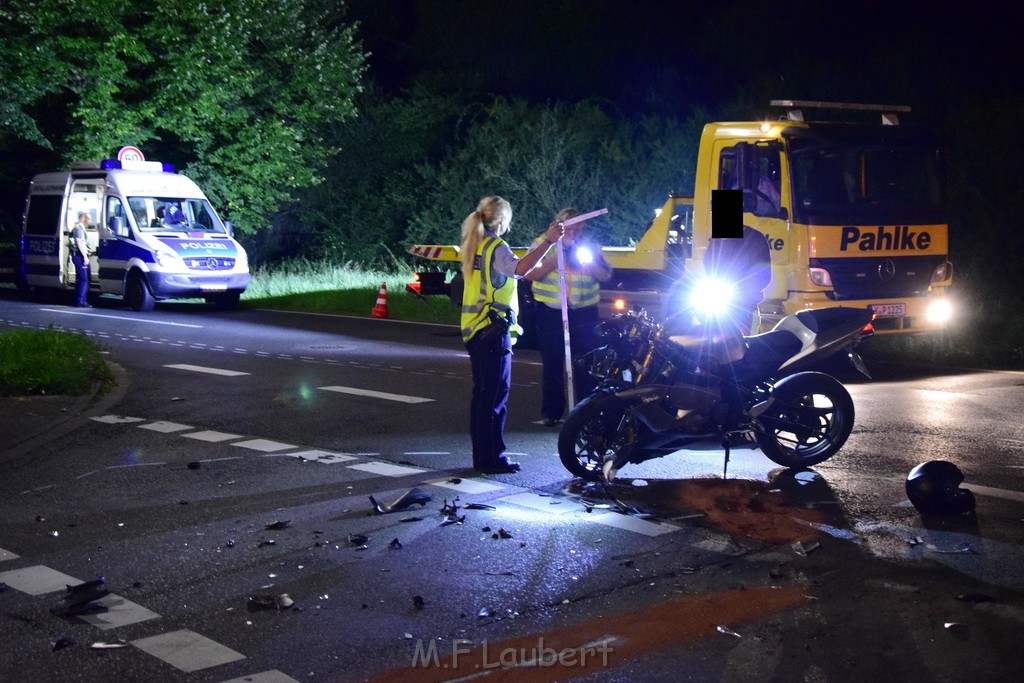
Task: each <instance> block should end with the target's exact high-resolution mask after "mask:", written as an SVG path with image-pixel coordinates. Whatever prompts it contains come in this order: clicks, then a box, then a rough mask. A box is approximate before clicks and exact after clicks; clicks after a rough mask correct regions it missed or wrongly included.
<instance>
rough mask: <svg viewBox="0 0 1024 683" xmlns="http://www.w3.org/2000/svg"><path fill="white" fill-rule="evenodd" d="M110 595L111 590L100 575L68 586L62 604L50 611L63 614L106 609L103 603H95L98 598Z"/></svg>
mask: <svg viewBox="0 0 1024 683" xmlns="http://www.w3.org/2000/svg"><path fill="white" fill-rule="evenodd" d="M108 595H110V591H109V590H107V587H106V584H105V583H104V581H103V577H102V576H100V577H98V578H95V579H93V580H92V581H86V582H84V583H80V584H78V585H75V586H68V587H67V592H66V593H65V594H64V597H63V599H62V600H61V604H59V605H57V606H55V607H54V608H52V609H51V610H50V611H51V612H52V613H54V614H59V615H63V616H73V615H76V614H85V613H86V612H90V611H97V610H100V611H105V610H106V608H105V607H103V606H102V605H96V604H95V603H96V601H97V600H100V599H102V598H104V597H106V596H108Z"/></svg>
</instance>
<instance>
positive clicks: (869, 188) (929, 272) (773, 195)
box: [408, 100, 953, 334]
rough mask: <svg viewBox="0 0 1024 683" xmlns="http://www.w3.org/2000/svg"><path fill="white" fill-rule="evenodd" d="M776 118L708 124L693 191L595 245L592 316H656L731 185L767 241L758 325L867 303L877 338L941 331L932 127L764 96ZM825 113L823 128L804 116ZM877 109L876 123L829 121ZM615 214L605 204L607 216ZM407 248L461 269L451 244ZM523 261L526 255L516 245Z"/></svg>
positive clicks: (942, 269) (434, 290)
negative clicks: (598, 300)
mask: <svg viewBox="0 0 1024 683" xmlns="http://www.w3.org/2000/svg"><path fill="white" fill-rule="evenodd" d="M771 104H772V106H773V107H780V108H782V109H784V110H785V113H784V114H783V115H782V116H781V117H780V118H779V119H778V120H775V121H748V122H719V123H709V124H707V125H706V126H705V127H704V130H703V133H702V135H701V141H700V148H699V150H698V155H697V169H696V181H695V185H694V192H693V196H692V197H691V196H682V195H679V194H671V195H670V196H669V197H668V199H667V201H666V202H665V204H664V205H663V206H662V207H661V209H660V210H658V211H656V215H655V217H654V219H653V220H652V221H651V223H650V225H648V227H647V229H646V232H645V233H644V234H643V236H642V237H641V238H640V240H639V241H638V242H637V243H636V245H635V246H629V247H604V250H603V252H604V257H605V259H607V261H608V262H609V263H610V264H611V265H612V266H613V267H614V268H615V275H614V276H613V277H612V279H611V280H609V281H608V282H606V283H604V284H603V285H602V309H603V313H604V314H605V315H607V314H609V313H612V312H614V311H621V310H626V309H629V308H634V307H643V308H645V309H647V310H648V311H651V312H654V313H655V314H659V313H661V312H662V311H663V310H664V297H665V295H666V293H667V292H668V291H669V288H670V286H671V285H672V283H674V282H676V281H677V280H678V279H679V278H680V277H682V276H683V274H684V273H692V272H695V271H697V272H699V269H700V263H701V262H702V259H703V256H704V252H705V251H706V249H707V245H708V240H709V239H710V237H711V196H712V195H711V193H712V191H713V190H740V191H742V194H743V223H744V224H745V225H749V226H750V227H752V228H754V229H755V230H757V231H758V232H760V233H761V234H763V235H765V239H766V240H767V241H768V246H769V248H770V251H771V255H772V279H771V283H770V284H769V285H768V288H767V289H765V290H764V302H763V303H762V304H761V306H760V313H761V329H762V330H767V329H771V327H772V326H774V324H775V323H776V322H778V321H779V320H780V319H781V318H782V317H783V316H785V315H788V314H792V313H795V312H797V311H800V310H803V309H816V308H826V307H830V306H850V307H855V308H861V307H867V306H870V307H871V308H872V309H873V310H874V312H875V314H876V318H875V321H874V329H875V332H876V333H878V334H894V333H916V332H928V331H934V330H938V329H942V328H943V327H944V326H945V325H946V323H947V322H948V320H949V319H950V317H951V315H952V307H951V305H950V303H949V300H948V299H947V297H946V289H947V288H948V287H949V286H950V284H952V277H953V267H952V264H951V262H950V261H949V227H948V219H947V211H948V209H947V204H946V188H945V172H946V169H945V153H944V150H943V147H942V145H941V143H940V141H939V140H938V139H937V138H936V137H935V136H934V135H932V134H931V133H929V132H927V131H924V130H921V129H918V128H913V127H908V126H901V125H899V115H900V114H903V113H907V112H909V111H910V108H909V107H903V106H889V105H873V104H847V103H835V102H810V101H797V100H773V101H772V102H771ZM808 111H826V112H831V113H832V116H831V117H827V118H831V119H832V120H813V119H810V118H807V117H805V112H808ZM835 112H842V113H843V114H841V116H846V115H853V116H863V115H865V114H864V113H865V112H869V113H873V114H877V115H880V118H881V121H880V122H879V123H864V122H859V123H854V122H849V121H836V120H834V118H835ZM613 211H614V210H613ZM408 251H409V252H410V253H412V254H415V255H417V256H420V257H422V258H425V259H429V260H432V261H448V262H458V260H459V254H458V247H457V246H452V245H415V246H413V247H410V248H409V250H408ZM514 251H516V252H517V253H518V254H519V255H522V253H524V252H525V248H520V249H514ZM449 285H450V283H445V282H444V274H443V273H437V272H434V273H421V274H419V282H418V283H417V284H416V285H414V286H413V288H414V289H416V290H417V291H419V292H421V293H422V294H441V293H448V291H449Z"/></svg>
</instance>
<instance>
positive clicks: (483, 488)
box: [426, 479, 502, 495]
mask: <svg viewBox="0 0 1024 683" xmlns="http://www.w3.org/2000/svg"><path fill="white" fill-rule="evenodd" d="M426 483H427V484H431V485H433V486H440V487H441V488H443V489H452V490H453V491H458V492H459V493H465V494H466V495H473V494H476V493H487V492H488V491H497V490H499V489H501V488H502V487H501V486H495V485H494V484H490V483H488V482H485V481H480V480H478V479H462V480H461V481H459V482H457V483H456V482H453V481H450V480H449V479H431V480H430V481H428V482H426Z"/></svg>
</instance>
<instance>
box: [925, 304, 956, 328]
mask: <svg viewBox="0 0 1024 683" xmlns="http://www.w3.org/2000/svg"><path fill="white" fill-rule="evenodd" d="M924 316H925V318H927V319H928V322H930V323H933V324H935V325H945V324H946V323H948V322H949V321H950V319H951V318H952V317H953V305H952V304H950V303H949V299H937V300H935V301H933V302H931V303H930V304H928V309H927V310H926V311H925V314H924Z"/></svg>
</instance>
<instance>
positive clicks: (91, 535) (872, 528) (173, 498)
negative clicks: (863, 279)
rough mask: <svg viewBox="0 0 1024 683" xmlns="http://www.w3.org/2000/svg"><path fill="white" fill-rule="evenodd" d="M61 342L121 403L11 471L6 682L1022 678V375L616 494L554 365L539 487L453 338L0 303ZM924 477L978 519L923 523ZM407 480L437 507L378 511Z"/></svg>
mask: <svg viewBox="0 0 1024 683" xmlns="http://www.w3.org/2000/svg"><path fill="white" fill-rule="evenodd" d="M50 324H52V325H55V326H58V327H63V328H66V329H70V330H77V331H82V332H84V333H85V334H88V335H90V336H92V337H93V338H95V339H96V340H97V341H99V342H100V343H101V344H102V345H103V346H104V348H105V349H106V350H107V352H108V356H107V357H108V359H109V361H110V362H111V363H112V364H114V365H115V366H116V367H117V368H118V374H119V377H120V380H121V382H120V384H119V387H118V389H117V390H116V391H115V392H114V393H113V394H111V395H109V396H106V397H102V398H100V399H99V400H98V401H97V402H96V403H94V404H93V405H92V406H90V407H89V408H88V409H87V410H85V412H83V413H82V414H81V415H78V416H76V417H74V418H73V419H71V420H69V421H67V422H66V423H65V424H64V425H63V426H62V428H61V429H55V430H52V432H48V433H44V434H42V435H38V436H36V437H35V438H32V439H28V440H25V441H23V442H21V443H19V445H18V446H16V447H14V448H11V449H8V450H7V451H5V452H3V453H0V467H2V472H3V475H2V478H0V582H2V583H3V587H4V589H3V591H2V592H0V638H2V639H3V641H4V654H3V656H2V657H0V680H5V681H6V680H11V681H15V680H66V681H112V680H124V681H129V680H130V681H142V680H146V681H234V680H249V681H258V682H264V683H270V682H276V681H291V680H294V681H312V680H327V681H362V680H371V681H386V680H388V681H389V680H395V681H416V682H417V683H421V682H423V681H447V680H477V679H480V680H487V681H495V680H499V681H503V680H509V681H511V680H515V681H534V680H536V681H551V680H586V681H640V680H643V681H662V680H664V681H679V680H694V681H708V680H711V681H716V680H722V681H734V680H735V681H746V680H778V681H793V680H801V681H853V680H857V681H863V680H891V679H903V680H908V681H917V680H922V681H924V680H942V681H946V680H949V681H959V680H964V681H967V680H971V681H977V680H1014V681H1016V680H1021V676H1022V674H1024V664H1022V663H1021V658H1020V656H1019V648H1020V644H1021V643H1022V642H1024V594H1022V590H1024V572H1022V571H1021V564H1022V562H1021V561H1022V558H1024V555H1022V540H1024V428H1022V427H1021V423H1020V418H1019V416H1020V415H1021V413H1022V410H1024V374H1021V373H1014V372H972V371H965V370H957V369H944V368H925V367H914V366H911V367H907V366H905V365H903V366H896V365H890V364H886V363H877V364H875V365H873V367H872V370H873V372H874V375H875V379H874V380H873V381H856V382H851V383H849V384H848V386H849V388H850V390H851V393H852V394H853V397H854V401H855V403H856V406H857V422H856V426H855V428H854V433H853V435H852V436H851V438H850V440H849V442H848V444H847V446H846V447H845V448H844V449H843V450H842V451H841V452H840V453H839V454H838V455H837V456H835V457H834V458H833V459H832V460H829V461H828V462H826V463H823V464H822V465H819V466H818V467H816V468H814V470H813V471H810V470H809V471H803V472H789V471H785V470H782V469H781V468H779V467H777V466H776V465H774V464H773V463H771V462H770V461H768V460H767V459H766V458H765V457H764V456H762V455H761V454H760V452H759V451H757V450H749V449H743V450H738V451H734V452H733V458H732V460H731V462H730V463H729V469H728V478H727V479H723V478H722V475H723V462H722V454H721V452H720V451H718V450H715V449H708V450H702V451H683V452H680V453H677V454H674V455H672V456H669V457H666V458H661V459H658V460H654V461H650V462H648V463H645V464H643V465H637V466H630V467H627V468H624V469H623V471H622V473H621V479H620V480H619V481H617V482H616V483H615V484H614V485H612V486H610V487H607V488H604V487H601V486H598V485H593V484H583V483H581V482H580V481H577V480H573V479H572V477H571V476H570V475H569V474H568V473H567V472H566V471H565V470H564V469H563V468H562V467H561V465H560V463H559V462H558V460H557V456H555V455H554V453H555V439H556V434H557V432H556V430H555V429H552V428H545V427H542V426H540V425H539V424H537V423H536V420H538V418H539V414H538V402H539V387H538V382H539V379H540V367H539V364H538V358H537V356H536V353H535V352H531V351H520V352H517V355H516V358H515V364H514V369H513V389H512V401H511V404H510V409H509V423H508V428H507V434H506V436H507V441H508V444H509V448H510V451H511V455H512V457H514V458H515V459H518V460H520V461H522V463H523V471H522V472H521V473H519V474H516V475H503V476H482V475H478V474H476V473H474V472H473V471H472V470H468V469H467V467H468V466H469V464H470V454H469V447H468V434H467V414H468V400H469V393H470V379H469V361H468V358H467V357H466V355H465V352H464V349H463V348H462V345H461V342H460V340H459V338H458V336H457V332H456V330H454V329H450V328H444V327H436V326H425V325H415V324H408V323H400V322H395V321H388V320H370V319H356V318H345V317H334V316H313V315H299V314H291V313H277V312H271V311H238V312H232V313H222V312H216V311H214V310H213V309H211V308H208V307H206V306H204V305H200V304H187V303H183V304H171V305H163V304H161V305H158V307H157V310H156V311H153V312H151V313H148V314H139V313H134V312H132V311H130V310H128V309H126V308H124V307H123V306H122V305H121V304H120V303H119V302H116V301H113V300H112V301H110V302H106V301H104V302H101V303H100V305H99V306H97V307H96V308H94V309H90V310H84V311H83V310H78V309H74V308H69V307H65V306H61V305H50V304H41V303H37V302H32V301H24V300H21V299H19V298H17V297H15V296H14V295H13V294H12V293H10V292H9V291H4V292H2V293H0V329H10V328H12V327H32V328H37V327H46V326H47V325H50ZM851 377H852V375H851V376H844V377H843V379H844V380H850V379H851ZM9 412H10V411H8V413H9ZM4 419H5V422H6V424H4V425H3V427H2V429H3V432H4V434H5V435H7V436H8V437H9V436H10V434H12V433H16V432H17V430H18V429H19V428H20V426H21V425H20V424H19V420H18V419H17V416H16V415H14V416H8V415H5V418H4ZM26 424H27V422H26ZM3 441H4V439H2V438H0V442H3ZM932 459H946V460H951V461H953V462H955V463H956V464H957V465H959V466H960V468H961V469H962V470H963V472H964V474H965V476H966V482H967V485H968V487H969V488H971V489H972V490H973V491H974V492H975V494H976V496H977V500H978V504H977V510H976V512H975V514H973V515H965V516H962V517H957V518H948V517H940V518H922V516H921V515H920V514H919V513H918V512H917V511H916V510H915V509H914V508H913V507H912V506H911V505H910V504H909V502H908V501H907V500H906V497H905V494H904V480H905V477H906V475H907V473H908V472H909V470H910V469H911V468H912V467H913V466H915V465H916V464H918V463H920V462H923V461H925V460H932ZM411 489H418V490H419V491H420V492H422V493H424V494H427V495H428V496H429V498H430V500H429V501H426V502H425V503H424V504H422V505H421V504H412V505H410V506H409V507H406V508H404V509H401V510H398V511H395V512H390V513H384V514H377V513H376V512H375V511H374V508H373V506H372V505H371V502H370V497H371V496H372V497H373V498H374V500H376V501H377V502H378V503H380V504H381V505H382V506H387V505H389V504H392V503H394V502H396V501H399V500H401V499H402V496H403V495H405V494H406V493H407V492H408V491H410V490H411ZM616 502H622V503H625V504H627V505H628V506H631V507H633V508H635V510H637V511H639V512H641V513H643V514H633V515H623V514H619V513H618V512H616V511H614V510H613V507H614V504H615V503H616ZM99 577H103V579H104V583H103V587H104V588H105V589H106V590H109V591H110V594H109V595H107V596H105V597H101V598H99V599H98V600H95V601H92V602H90V603H88V604H90V605H93V606H97V607H98V609H92V610H89V611H86V612H85V613H84V614H69V613H68V612H69V610H68V607H69V603H70V602H73V601H74V600H75V599H76V597H74V596H75V595H77V596H78V597H79V598H81V596H82V592H81V590H80V591H78V592H76V593H69V592H68V590H67V586H69V585H72V586H75V585H79V584H82V583H84V582H88V581H92V580H95V579H97V578H99ZM69 596H71V597H69ZM71 611H72V612H73V611H74V610H71Z"/></svg>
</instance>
